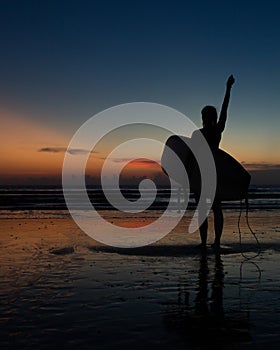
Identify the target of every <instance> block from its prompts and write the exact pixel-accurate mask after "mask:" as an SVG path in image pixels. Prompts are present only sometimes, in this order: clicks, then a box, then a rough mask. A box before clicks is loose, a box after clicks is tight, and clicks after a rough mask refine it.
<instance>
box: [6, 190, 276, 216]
mask: <svg viewBox="0 0 280 350" xmlns="http://www.w3.org/2000/svg"><path fill="white" fill-rule="evenodd" d="M109 192H110V193H111V195H114V194H116V191H115V190H109ZM121 192H122V194H123V196H124V197H125V198H126V199H127V200H128V201H131V202H135V201H137V200H138V199H139V198H140V192H139V190H138V189H137V188H122V189H121ZM143 192H144V194H145V201H147V206H148V209H150V210H153V209H155V210H163V209H165V208H166V207H167V205H168V204H169V202H170V201H171V208H172V209H174V210H177V209H180V208H181V207H182V205H183V203H184V201H185V197H184V194H183V191H182V189H178V194H177V195H175V196H174V198H173V199H172V200H171V199H170V189H168V188H159V189H157V194H156V196H155V198H154V193H153V191H152V190H149V189H144V190H143ZM71 196H73V198H77V208H81V209H82V205H81V203H80V202H79V200H80V198H79V196H80V191H79V190H78V189H76V190H73V189H72V190H71ZM88 196H89V199H90V201H91V203H92V205H93V206H94V207H95V209H97V210H102V209H105V210H109V209H115V208H114V207H113V206H112V205H111V204H110V203H109V202H108V200H107V199H106V197H105V195H104V192H103V191H102V189H100V188H90V187H89V188H88ZM153 198H154V200H153ZM248 198H249V207H250V209H280V186H279V187H275V186H274V187H272V186H259V187H251V188H250V189H249V193H248ZM240 205H241V202H240V201H228V202H223V207H224V208H227V209H239V208H240ZM243 206H244V204H243ZM194 207H195V201H194V198H193V195H192V194H191V193H190V194H189V201H188V209H193V208H194ZM7 210H32V211H33V210H67V207H66V204H65V200H64V195H63V190H62V188H60V187H50V186H41V187H30V186H29V187H0V211H7Z"/></svg>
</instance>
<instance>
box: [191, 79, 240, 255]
mask: <svg viewBox="0 0 280 350" xmlns="http://www.w3.org/2000/svg"><path fill="white" fill-rule="evenodd" d="M234 81H235V80H234V77H233V76H232V75H231V76H230V77H229V78H228V80H227V83H226V92H225V97H224V101H223V104H222V108H221V113H220V116H219V120H218V114H217V110H216V108H215V107H213V106H205V107H204V108H203V109H202V111H201V114H202V123H203V128H202V129H200V130H199V131H200V132H201V133H202V134H203V136H204V137H205V139H206V141H207V143H208V145H209V147H210V149H211V150H212V152H213V153H214V152H215V150H217V149H218V148H219V144H220V141H221V138H222V132H223V131H224V129H225V124H226V120H227V109H228V104H229V99H230V90H231V87H232V85H233V84H234ZM199 131H198V130H197V131H194V133H193V135H192V138H194V137H195V135H196V133H198V132H199ZM195 198H196V201H197V203H198V200H199V194H198V193H195ZM212 210H213V214H214V229H215V241H214V244H213V245H212V246H213V248H219V247H220V241H221V236H222V232H223V224H224V218H223V212H222V207H221V201H220V200H219V199H217V198H215V199H214V201H213V204H212ZM204 214H205V213H199V214H198V215H204ZM199 231H200V238H201V245H200V247H201V248H206V243H207V231H208V220H207V218H206V219H205V220H204V222H203V223H202V224H201V226H200V228H199Z"/></svg>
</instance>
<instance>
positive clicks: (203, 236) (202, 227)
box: [195, 196, 208, 247]
mask: <svg viewBox="0 0 280 350" xmlns="http://www.w3.org/2000/svg"><path fill="white" fill-rule="evenodd" d="M195 201H196V204H198V202H199V196H195ZM203 218H204V220H203ZM198 220H199V222H201V221H202V220H203V222H202V224H201V225H200V227H199V233H200V239H201V245H202V246H205V247H206V243H207V231H208V220H207V215H206V202H205V208H202V209H201V210H200V211H199V212H198Z"/></svg>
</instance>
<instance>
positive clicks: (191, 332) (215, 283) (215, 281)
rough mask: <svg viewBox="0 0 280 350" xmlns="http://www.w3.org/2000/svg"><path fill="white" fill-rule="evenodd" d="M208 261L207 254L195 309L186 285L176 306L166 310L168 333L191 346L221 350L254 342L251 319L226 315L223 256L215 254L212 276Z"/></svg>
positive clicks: (202, 256)
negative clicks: (252, 339) (233, 345)
mask: <svg viewBox="0 0 280 350" xmlns="http://www.w3.org/2000/svg"><path fill="white" fill-rule="evenodd" d="M209 260H210V258H209V257H208V256H207V254H202V255H201V257H200V261H199V271H198V280H197V285H196V297H195V299H194V306H191V302H190V293H189V292H188V291H187V290H186V283H184V284H183V286H184V287H183V288H182V286H180V287H179V293H178V301H177V303H173V304H172V305H170V304H169V307H168V310H166V311H165V315H164V321H165V324H166V327H167V328H168V330H169V331H172V332H174V331H176V332H177V333H179V334H180V336H181V337H183V338H184V339H185V341H187V343H188V346H190V345H193V346H207V347H208V346H209V345H210V346H215V348H216V349H219V348H220V347H221V346H223V345H226V344H231V343H236V342H247V341H249V340H250V339H251V337H250V334H249V322H248V320H247V319H246V320H245V319H244V317H243V318H240V314H239V316H238V318H234V317H230V316H228V315H225V312H224V306H223V290H224V268H223V262H222V259H221V256H220V254H218V253H217V254H216V255H215V260H214V264H212V267H213V271H212V273H211V269H209V266H208V263H209V262H210V261H209ZM209 286H211V291H209V289H208V287H209ZM189 287H190V286H189ZM183 295H184V296H185V297H184V298H182V296H183ZM238 311H239V310H237V313H239V312H238Z"/></svg>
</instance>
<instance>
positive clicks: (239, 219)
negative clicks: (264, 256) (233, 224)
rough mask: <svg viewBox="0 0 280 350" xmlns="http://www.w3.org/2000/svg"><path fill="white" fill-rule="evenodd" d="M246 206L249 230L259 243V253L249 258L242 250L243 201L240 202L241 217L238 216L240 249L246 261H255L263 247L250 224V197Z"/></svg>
mask: <svg viewBox="0 0 280 350" xmlns="http://www.w3.org/2000/svg"><path fill="white" fill-rule="evenodd" d="M245 205H246V211H245V218H246V223H247V226H248V229H249V231H250V233H251V234H252V235H253V237H254V239H255V241H256V243H257V247H258V251H257V253H256V254H255V255H253V256H247V255H246V254H244V252H243V249H242V232H241V229H240V221H241V216H242V199H241V200H240V211H239V216H238V234H239V247H240V253H241V255H242V256H243V258H244V259H246V260H251V259H254V258H256V257H258V256H259V255H260V253H261V245H260V242H259V240H258V237H257V236H256V233H255V232H254V231H253V230H252V228H251V225H250V222H249V200H248V196H247V197H246V198H245Z"/></svg>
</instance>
